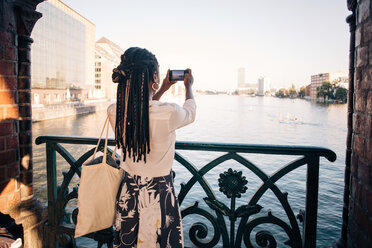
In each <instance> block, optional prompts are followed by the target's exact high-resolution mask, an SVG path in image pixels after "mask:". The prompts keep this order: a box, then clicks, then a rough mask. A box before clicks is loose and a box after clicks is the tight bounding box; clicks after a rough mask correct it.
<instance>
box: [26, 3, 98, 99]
mask: <svg viewBox="0 0 372 248" xmlns="http://www.w3.org/2000/svg"><path fill="white" fill-rule="evenodd" d="M37 11H39V12H41V13H42V14H43V17H42V18H41V19H40V20H39V21H38V22H37V23H36V25H35V27H34V30H33V32H32V38H33V40H34V43H33V44H32V50H31V51H32V54H31V64H32V67H31V68H32V69H31V70H32V72H31V73H32V87H33V89H32V102H33V103H40V104H51V103H55V102H61V101H64V100H66V98H70V97H71V98H76V99H80V100H82V99H85V98H88V97H89V96H90V95H91V93H92V91H93V89H94V48H95V25H94V24H93V23H92V22H91V21H89V20H88V19H86V18H85V17H83V16H82V15H80V14H79V13H78V12H76V11H75V10H73V9H71V8H70V7H69V6H67V5H66V4H64V3H63V2H62V1H60V0H48V1H44V2H42V3H40V4H39V5H38V7H37Z"/></svg>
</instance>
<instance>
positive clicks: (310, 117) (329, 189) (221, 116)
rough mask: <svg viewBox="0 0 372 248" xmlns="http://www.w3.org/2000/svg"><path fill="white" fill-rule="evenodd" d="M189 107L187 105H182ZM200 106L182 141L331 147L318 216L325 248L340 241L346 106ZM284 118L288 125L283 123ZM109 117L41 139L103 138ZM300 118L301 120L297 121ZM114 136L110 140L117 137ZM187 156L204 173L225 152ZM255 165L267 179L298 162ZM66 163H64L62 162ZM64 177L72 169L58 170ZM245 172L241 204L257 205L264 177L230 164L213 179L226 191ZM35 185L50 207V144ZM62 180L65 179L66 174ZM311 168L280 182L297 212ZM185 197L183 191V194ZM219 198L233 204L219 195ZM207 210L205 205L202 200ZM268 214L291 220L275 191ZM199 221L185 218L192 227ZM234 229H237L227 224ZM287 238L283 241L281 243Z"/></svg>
mask: <svg viewBox="0 0 372 248" xmlns="http://www.w3.org/2000/svg"><path fill="white" fill-rule="evenodd" d="M176 101H178V102H179V103H181V104H182V99H176ZM196 101H197V117H196V121H195V122H194V123H193V124H192V125H190V126H187V127H185V128H183V129H180V130H179V131H178V132H177V140H184V141H200V142H224V143H248V144H271V145H272V144H274V145H311V146H323V147H326V148H329V149H331V150H333V151H334V152H336V154H337V161H336V162H334V163H330V162H328V161H326V159H321V160H320V163H321V167H320V178H319V183H320V184H319V204H318V205H319V210H318V213H319V214H318V234H317V235H318V244H317V246H322V245H329V244H331V243H333V242H334V241H335V240H336V239H337V237H339V236H340V229H341V213H342V198H343V195H342V194H343V170H344V157H345V149H346V147H345V142H346V131H347V124H346V113H347V106H346V105H345V104H344V105H320V104H315V103H311V102H308V101H305V100H299V99H293V100H292V99H278V98H274V97H239V96H224V95H219V96H199V97H197V99H196ZM280 116H282V120H281V121H280V120H279V119H280ZM105 118H106V113H105V112H99V113H96V114H91V115H85V116H79V117H67V118H62V119H56V120H49V121H44V122H38V123H34V124H33V136H34V138H36V137H37V136H39V135H68V136H91V137H92V136H93V137H97V136H98V135H99V132H100V130H101V128H102V125H103V123H104V120H105ZM295 118H297V121H295ZM113 136H114V135H113V132H112V130H110V137H113ZM66 147H67V148H72V150H73V151H74V152H73V155H75V156H77V155H78V154H82V152H84V151H86V150H87V147H83V146H81V147H79V146H71V147H69V146H66ZM181 154H182V155H183V156H185V157H186V158H187V159H188V160H189V161H191V162H192V163H193V164H194V165H195V166H197V167H199V168H200V167H202V166H203V165H205V164H206V163H208V162H209V161H210V160H212V159H214V158H216V157H217V156H219V155H220V154H221V153H209V154H206V153H203V152H200V151H188V152H186V151H182V152H181ZM244 157H246V158H247V159H249V161H251V162H252V163H255V164H257V165H259V167H260V168H262V170H263V171H265V172H266V173H267V174H272V173H273V172H274V171H276V170H278V169H279V168H280V167H282V166H284V165H285V164H286V163H288V162H289V161H293V160H294V159H295V158H294V157H288V156H267V155H266V156H265V155H244ZM57 160H58V161H59V162H60V163H61V162H62V159H61V158H60V157H58V156H57ZM58 166H59V167H61V168H58V171H59V172H62V171H63V170H64V169H65V168H63V167H65V166H67V165H62V166H61V164H58ZM230 167H231V168H234V169H236V170H243V174H244V176H246V177H247V179H248V185H247V186H248V190H247V193H246V194H245V195H244V196H245V197H246V198H243V199H239V201H238V202H237V206H239V204H243V200H244V199H245V200H246V199H249V198H250V197H251V196H252V195H253V194H254V192H255V190H256V189H257V187H258V186H259V185H260V183H261V182H260V181H259V180H258V178H257V177H256V176H255V175H253V173H251V172H249V171H248V170H246V169H245V168H243V167H242V166H241V165H239V164H238V163H236V162H233V161H226V162H225V163H223V164H222V166H221V167H219V168H218V169H214V170H213V171H211V172H210V173H209V174H208V175H207V179H208V181H209V183H210V184H211V186H212V187H213V188H216V189H217V188H218V182H217V180H216V179H217V178H218V177H219V173H221V172H223V171H224V170H226V169H228V168H230ZM34 168H35V169H34V187H35V189H34V190H35V194H36V195H37V197H38V198H39V199H41V201H42V202H44V203H45V202H46V183H45V180H46V172H45V145H40V146H34ZM174 170H175V171H176V173H177V176H176V179H175V185H179V184H180V183H181V182H184V181H187V180H188V178H190V173H189V172H187V171H186V170H185V169H184V168H183V167H182V166H180V165H179V164H178V163H175V165H174ZM59 175H60V177H59V180H61V178H62V176H61V173H60V174H59ZM305 180H306V170H305V168H299V169H297V170H295V171H293V172H291V173H290V174H288V175H287V176H286V177H284V178H282V179H281V180H279V181H278V182H277V185H278V186H279V188H280V189H281V190H282V191H286V192H288V200H289V203H290V204H291V206H292V209H293V211H294V213H295V214H297V213H298V211H299V209H304V205H305V198H304V197H305ZM177 190H178V191H179V187H178V188H177ZM215 193H216V196H217V197H219V198H220V199H223V198H225V197H224V196H223V195H222V193H220V192H218V191H216V192H215ZM193 194H194V196H195V195H198V196H200V197H198V198H199V199H201V198H202V197H204V192H203V190H202V188H201V187H196V188H195V189H194V190H193ZM195 200H196V199H195V198H191V197H189V198H186V199H185V201H184V203H183V204H182V206H183V207H185V206H188V205H190V204H192V203H193V202H194V201H195ZM200 203H201V204H203V202H200ZM258 203H259V204H261V205H263V206H264V207H265V208H264V209H263V210H262V211H263V213H267V211H268V208H271V209H272V211H273V213H274V214H275V215H277V216H284V213H283V212H284V211H283V210H281V208H279V206H280V203H279V202H278V201H277V199H276V197H275V196H274V195H273V194H272V193H270V192H268V193H267V194H266V195H265V196H264V197H263V198H262V199H261V200H260V202H258ZM190 223H191V221H190V220H187V218H186V219H185V220H184V225H185V229H186V230H187V228H188V227H189V225H190ZM226 223H229V222H228V221H227V220H226ZM279 239H280V237H279Z"/></svg>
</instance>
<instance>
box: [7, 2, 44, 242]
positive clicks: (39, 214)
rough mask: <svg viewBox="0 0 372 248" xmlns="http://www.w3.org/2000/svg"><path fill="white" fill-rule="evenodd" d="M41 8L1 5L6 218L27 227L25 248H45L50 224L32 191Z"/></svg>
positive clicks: (33, 5) (32, 5)
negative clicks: (34, 66)
mask: <svg viewBox="0 0 372 248" xmlns="http://www.w3.org/2000/svg"><path fill="white" fill-rule="evenodd" d="M40 2H41V0H14V1H12V0H8V1H5V0H1V2H0V14H1V18H2V20H1V21H0V212H1V213H2V214H8V215H9V216H10V217H11V218H13V219H14V220H15V222H16V223H17V224H20V225H22V227H23V244H24V247H25V248H28V247H36V248H37V247H42V246H43V237H44V235H43V228H44V221H45V219H46V215H45V214H44V213H45V211H44V210H43V208H42V206H41V205H40V203H39V202H38V201H37V200H36V199H35V198H34V197H33V186H32V181H33V175H32V135H31V99H30V95H31V83H30V82H31V80H30V78H31V70H30V44H31V42H32V39H31V38H30V34H31V31H32V29H33V27H34V25H35V23H36V21H37V20H38V19H39V18H40V17H41V14H40V13H38V12H36V11H35V9H36V6H37V4H38V3H40Z"/></svg>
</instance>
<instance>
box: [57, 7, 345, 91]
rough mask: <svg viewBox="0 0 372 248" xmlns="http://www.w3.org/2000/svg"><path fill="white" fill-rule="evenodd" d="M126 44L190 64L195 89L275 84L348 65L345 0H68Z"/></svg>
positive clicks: (172, 63)
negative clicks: (241, 71)
mask: <svg viewBox="0 0 372 248" xmlns="http://www.w3.org/2000/svg"><path fill="white" fill-rule="evenodd" d="M63 2H65V3H66V4H67V5H69V6H70V7H71V8H73V9H74V10H76V11H77V12H79V13H80V14H82V15H83V16H84V17H86V18H87V19H89V20H90V21H92V22H93V23H94V24H95V25H96V39H97V40H98V39H99V38H101V37H102V36H105V37H107V38H108V39H110V40H111V41H113V42H115V43H116V44H118V45H119V46H120V47H121V48H122V49H123V50H126V49H127V48H129V47H131V46H139V47H144V48H147V49H148V50H150V51H151V52H153V53H154V54H155V55H156V57H157V58H158V61H159V63H160V72H161V73H163V72H165V71H166V70H167V69H168V68H171V69H183V68H187V67H189V68H191V69H193V74H194V78H195V80H194V84H195V88H199V89H224V90H234V89H235V88H236V87H237V72H238V68H240V67H243V68H245V69H246V81H247V83H256V82H257V78H258V77H260V76H267V77H270V78H271V81H272V86H273V87H275V88H279V87H289V86H290V85H291V84H292V83H294V84H295V85H296V86H297V87H299V86H302V85H306V84H308V83H310V75H312V74H318V73H322V72H335V71H343V70H347V69H348V46H349V28H348V24H347V23H346V22H345V18H346V17H347V16H348V15H349V14H350V13H351V12H349V11H348V10H347V6H346V0H280V1H278V0H261V1H252V0H187V1H177V0H172V1H171V0H169V1H166V0H165V1H163V0H157V1H154V0H147V1H145V0H136V1H134V0H130V1H129V0H116V1H114V0H105V1H93V0H65V1H63Z"/></svg>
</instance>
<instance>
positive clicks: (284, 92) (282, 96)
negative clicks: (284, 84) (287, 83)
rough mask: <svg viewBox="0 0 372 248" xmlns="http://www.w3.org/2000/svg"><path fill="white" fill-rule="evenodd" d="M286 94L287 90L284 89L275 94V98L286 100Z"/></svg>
mask: <svg viewBox="0 0 372 248" xmlns="http://www.w3.org/2000/svg"><path fill="white" fill-rule="evenodd" d="M286 93H287V92H286V90H285V89H284V88H281V89H280V90H278V91H277V92H275V96H276V97H280V98H284V97H286V95H287V94H286Z"/></svg>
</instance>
